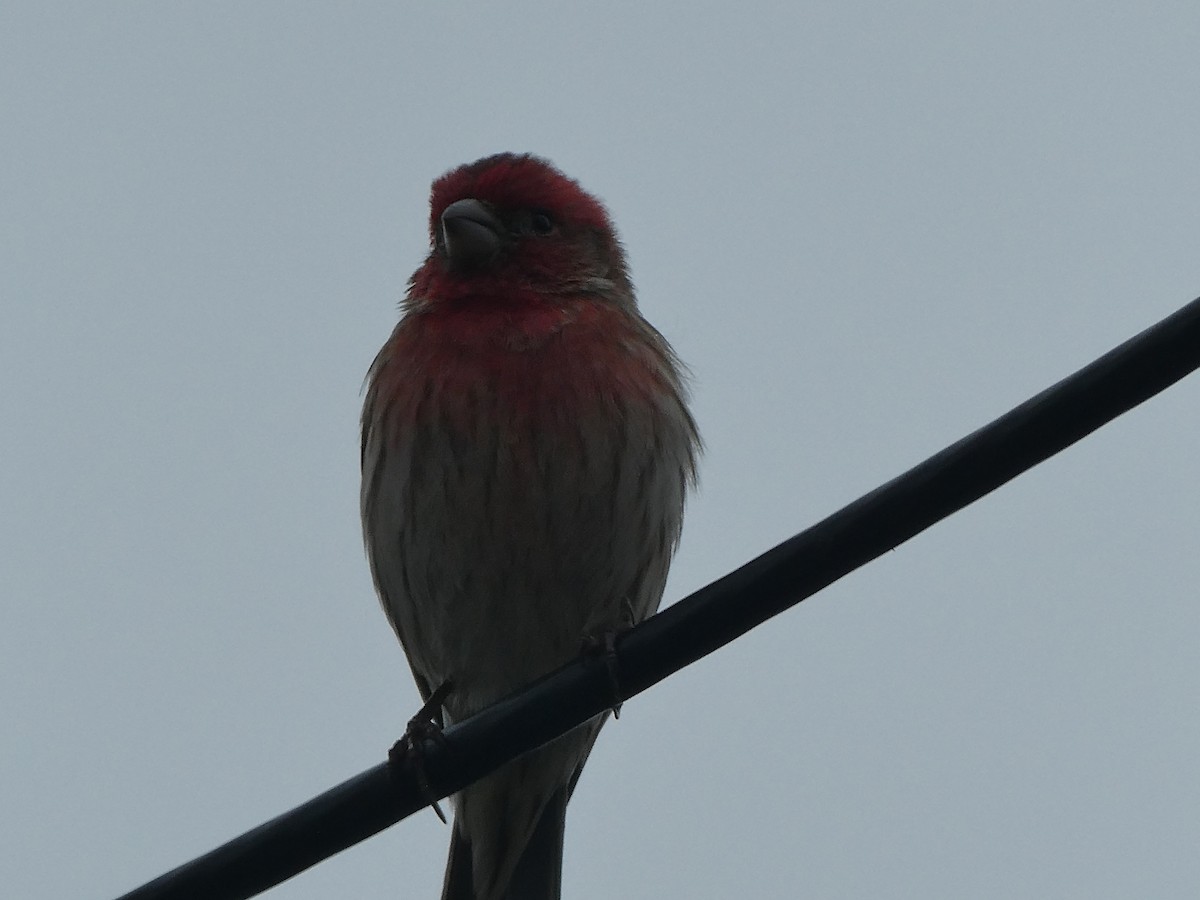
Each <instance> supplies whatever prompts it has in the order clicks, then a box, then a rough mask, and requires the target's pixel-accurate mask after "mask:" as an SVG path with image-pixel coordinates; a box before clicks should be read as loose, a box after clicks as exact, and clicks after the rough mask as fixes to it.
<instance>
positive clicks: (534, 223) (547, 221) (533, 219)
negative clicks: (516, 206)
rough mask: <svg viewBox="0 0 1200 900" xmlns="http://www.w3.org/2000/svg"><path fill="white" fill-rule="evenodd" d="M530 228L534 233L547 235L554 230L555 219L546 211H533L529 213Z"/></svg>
mask: <svg viewBox="0 0 1200 900" xmlns="http://www.w3.org/2000/svg"><path fill="white" fill-rule="evenodd" d="M529 229H530V231H532V232H533V233H534V234H540V235H547V234H550V233H551V232H552V231H554V220H553V219H551V218H550V216H549V215H547V214H546V213H544V212H533V213H530V215H529Z"/></svg>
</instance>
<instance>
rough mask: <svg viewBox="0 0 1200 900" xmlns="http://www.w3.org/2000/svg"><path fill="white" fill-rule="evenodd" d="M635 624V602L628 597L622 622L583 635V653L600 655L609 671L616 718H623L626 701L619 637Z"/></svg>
mask: <svg viewBox="0 0 1200 900" xmlns="http://www.w3.org/2000/svg"><path fill="white" fill-rule="evenodd" d="M634 624H636V623H635V622H634V616H633V604H631V603H630V602H629V598H628V597H626V598H625V599H624V600H622V601H621V622H620V623H619V624H618V625H617V626H616V627H613V628H604V629H601V630H599V631H595V632H592V633H590V634H585V635H584V636H583V648H582V652H583V655H584V656H591V657H599V658H600V659H602V660H603V661H604V668H605V670H606V671H607V672H608V684H609V687H610V688H611V690H612V696H613V702H612V714H613V718H614V719H619V718H621V704H622V703H623V702H624V700H623V699H622V694H621V673H620V671H619V669H618V667H617V638H619V637H620V636H621V635H623V634H624V633H625V632H627V631H629V630H630V629H631V628H633V626H634Z"/></svg>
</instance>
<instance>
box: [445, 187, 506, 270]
mask: <svg viewBox="0 0 1200 900" xmlns="http://www.w3.org/2000/svg"><path fill="white" fill-rule="evenodd" d="M503 234H504V226H503V225H502V224H501V222H500V220H499V219H498V218H496V215H495V213H493V212H492V211H491V210H490V209H488V208H487V207H486V206H484V204H482V203H481V202H479V201H478V200H475V199H467V200H457V201H455V202H454V203H451V204H450V205H449V206H447V207H446V210H445V212H443V213H442V242H443V244H444V245H445V247H446V256H447V257H449V259H450V262H451V264H452V265H454V266H456V267H462V268H465V269H481V268H483V267H484V266H487V265H488V264H489V263H491V262H492V261H493V260H494V259H495V258H496V257H497V256H498V255H499V253H500V247H501V243H502V237H501V236H502V235H503Z"/></svg>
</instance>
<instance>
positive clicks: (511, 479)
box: [361, 153, 699, 900]
mask: <svg viewBox="0 0 1200 900" xmlns="http://www.w3.org/2000/svg"><path fill="white" fill-rule="evenodd" d="M430 205H431V210H430V243H431V248H430V251H429V255H428V257H427V258H426V259H425V262H424V263H423V264H422V265H421V267H420V268H419V269H417V271H416V273H415V274H414V275H413V277H412V280H411V281H410V283H409V289H408V293H407V295H406V297H405V299H404V303H403V316H402V318H401V320H400V323H399V325H397V326H396V329H395V331H393V332H392V336H391V337H390V338H389V339H388V341H387V343H386V344H384V346H383V349H382V350H380V352H379V355H378V356H377V357H376V358H375V362H374V364H373V365H372V366H371V370H370V374H369V375H368V381H369V386H368V389H367V397H366V403H365V406H364V408H363V418H362V498H361V499H362V519H363V532H364V535H365V540H366V546H367V555H368V557H369V558H370V562H371V571H372V574H373V575H374V579H375V585H376V588H377V589H378V591H379V596H380V598H381V600H382V603H383V608H384V611H385V612H386V613H387V616H388V619H389V620H390V621H391V623H392V627H393V628H394V629H395V631H396V634H397V635H398V636H399V638H400V643H401V644H402V645H403V646H404V651H405V653H406V654H407V655H408V661H409V664H410V665H411V667H412V671H413V676H414V677H415V678H416V682H417V687H418V688H419V689H420V692H421V695H422V696H423V697H425V698H426V699H427V700H428V698H429V697H430V694H431V692H433V691H436V690H437V689H438V688H439V686H441V685H443V684H445V683H447V682H449V683H450V684H451V685H452V690H451V691H450V693H449V694H448V696H446V697H445V698H444V699H443V701H442V710H441V712H442V714H443V718H444V720H445V721H447V722H454V721H460V720H462V719H465V718H466V717H468V716H470V715H472V714H474V713H475V712H478V711H479V710H480V709H482V708H484V707H486V706H488V705H489V704H491V703H494V702H495V701H496V700H498V699H500V698H502V697H504V696H505V695H507V694H510V693H511V692H513V691H514V690H516V689H517V688H519V687H521V686H522V685H525V684H527V683H529V682H531V681H533V680H534V679H536V678H538V677H539V676H541V675H544V674H546V673H547V672H549V671H551V670H553V669H555V668H557V667H558V666H560V665H563V664H564V663H567V662H569V661H570V660H571V659H572V658H574V657H576V656H577V655H578V654H579V652H580V648H581V646H582V642H583V641H584V639H585V637H587V636H589V635H590V636H593V637H595V636H597V635H600V634H607V635H612V634H613V633H615V632H616V630H617V629H619V628H620V627H622V626H623V625H625V624H628V621H629V618H630V613H631V612H632V618H633V620H634V621H635V622H637V621H640V620H642V619H643V618H645V617H646V616H648V615H650V614H652V613H653V612H654V611H655V610H656V609H657V608H658V604H659V601H660V600H661V598H662V592H663V584H664V582H665V580H666V577H667V568H668V566H669V564H670V559H671V555H672V553H673V551H674V549H675V545H676V543H677V541H678V538H679V530H680V524H681V520H682V515H683V504H684V494H685V492H686V490H687V488H688V487H689V486H690V484H691V482H692V481H693V479H694V476H695V463H696V456H697V453H698V451H699V438H698V436H697V433H696V426H695V423H694V422H693V420H692V417H691V415H690V414H689V413H688V410H687V407H686V406H685V399H686V391H685V387H684V384H683V381H682V378H681V373H680V365H679V363H678V361H677V359H676V357H675V355H674V353H673V351H672V350H671V347H670V345H668V344H667V342H666V341H665V340H664V339H663V337H662V335H660V334H659V333H658V332H657V331H656V330H655V329H654V328H653V327H651V325H650V324H649V323H647V322H646V320H645V319H643V318H642V316H641V315H640V314H639V312H638V309H637V303H636V301H635V299H634V293H633V285H632V284H631V282H630V280H629V274H628V272H627V271H626V266H625V258H624V254H623V252H622V249H621V245H620V243H619V242H618V240H617V236H616V234H615V232H614V230H613V227H612V223H611V222H610V221H609V217H608V214H607V212H606V211H605V209H604V207H603V206H602V205H601V204H600V202H599V201H597V200H596V199H595V198H594V197H592V196H591V195H589V194H588V193H586V192H585V191H584V190H583V189H582V188H581V187H580V186H579V185H578V184H576V183H575V182H574V181H572V180H571V179H569V178H567V177H566V176H564V175H563V174H562V173H561V172H559V171H558V170H557V169H555V168H554V167H553V166H551V165H550V164H549V163H548V162H546V161H545V160H542V159H539V158H537V157H534V156H527V155H524V156H523V155H515V154H509V153H502V154H499V155H496V156H490V157H488V158H486V159H481V160H479V161H478V162H475V163H471V164H470V165H466V166H462V167H461V168H458V169H454V170H453V171H451V172H449V173H447V174H446V175H444V176H442V177H441V178H439V179H438V180H437V181H435V182H434V184H433V189H432V193H431V203H430ZM601 723H602V717H601V718H598V719H594V720H593V721H591V722H589V723H587V724H586V725H583V726H581V727H580V728H578V729H576V730H574V731H572V732H571V733H569V734H567V735H566V736H564V737H562V738H559V739H558V740H556V741H553V742H551V743H550V744H547V745H546V746H544V747H542V748H540V749H538V750H535V751H534V752H532V753H529V754H527V755H525V756H523V757H521V758H520V759H517V760H515V761H513V762H511V763H509V764H507V765H505V766H503V767H502V768H500V769H498V770H497V771H495V772H494V773H492V774H491V775H489V776H487V777H486V778H484V779H483V780H481V781H479V782H477V783H476V784H473V785H471V786H470V787H467V788H465V789H464V790H462V791H461V792H460V793H459V794H457V795H456V796H455V797H454V800H453V802H454V809H455V818H454V826H453V833H452V837H451V842H450V858H449V862H448V863H447V868H446V879H445V887H444V893H443V898H444V900H468V898H469V900H503V898H510V900H518V898H519V900H552V898H557V897H559V896H560V881H561V869H562V839H563V827H564V823H565V815H566V805H567V800H568V799H569V797H570V794H571V791H572V789H573V788H574V786H575V782H576V779H577V778H578V777H579V772H580V769H581V768H582V766H583V763H584V761H585V760H586V758H587V755H588V752H589V751H590V749H591V746H592V743H593V742H594V741H595V738H596V734H597V732H598V731H599V729H600V725H601Z"/></svg>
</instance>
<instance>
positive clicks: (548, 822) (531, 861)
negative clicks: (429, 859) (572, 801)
mask: <svg viewBox="0 0 1200 900" xmlns="http://www.w3.org/2000/svg"><path fill="white" fill-rule="evenodd" d="M569 796H570V787H569V786H568V785H563V786H562V787H560V788H559V789H558V790H556V791H555V792H554V793H553V794H552V795H551V796H550V799H549V800H548V801H547V803H546V805H545V806H544V807H542V811H541V813H540V815H539V816H538V820H537V824H536V825H534V828H533V832H532V833H531V834H530V836H529V842H528V843H527V844H526V845H525V849H524V850H522V851H521V855H520V856H519V857H518V858H517V862H516V866H515V867H514V868H513V870H512V875H511V877H509V879H508V883H507V884H506V885H504V886H503V887H499V886H495V885H487V884H476V877H475V866H474V861H473V853H472V849H471V838H469V837H467V836H466V835H464V834H463V832H462V830H461V829H460V828H459V827H458V822H457V821H456V822H455V823H454V828H453V832H454V833H453V835H452V836H451V838H450V858H449V859H448V860H447V862H446V880H445V885H444V887H443V888H442V900H560V897H561V895H562V854H563V832H564V830H565V828H566V823H567V800H568V798H569ZM505 837H507V836H505V835H498V836H497V838H499V839H504V838H505Z"/></svg>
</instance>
